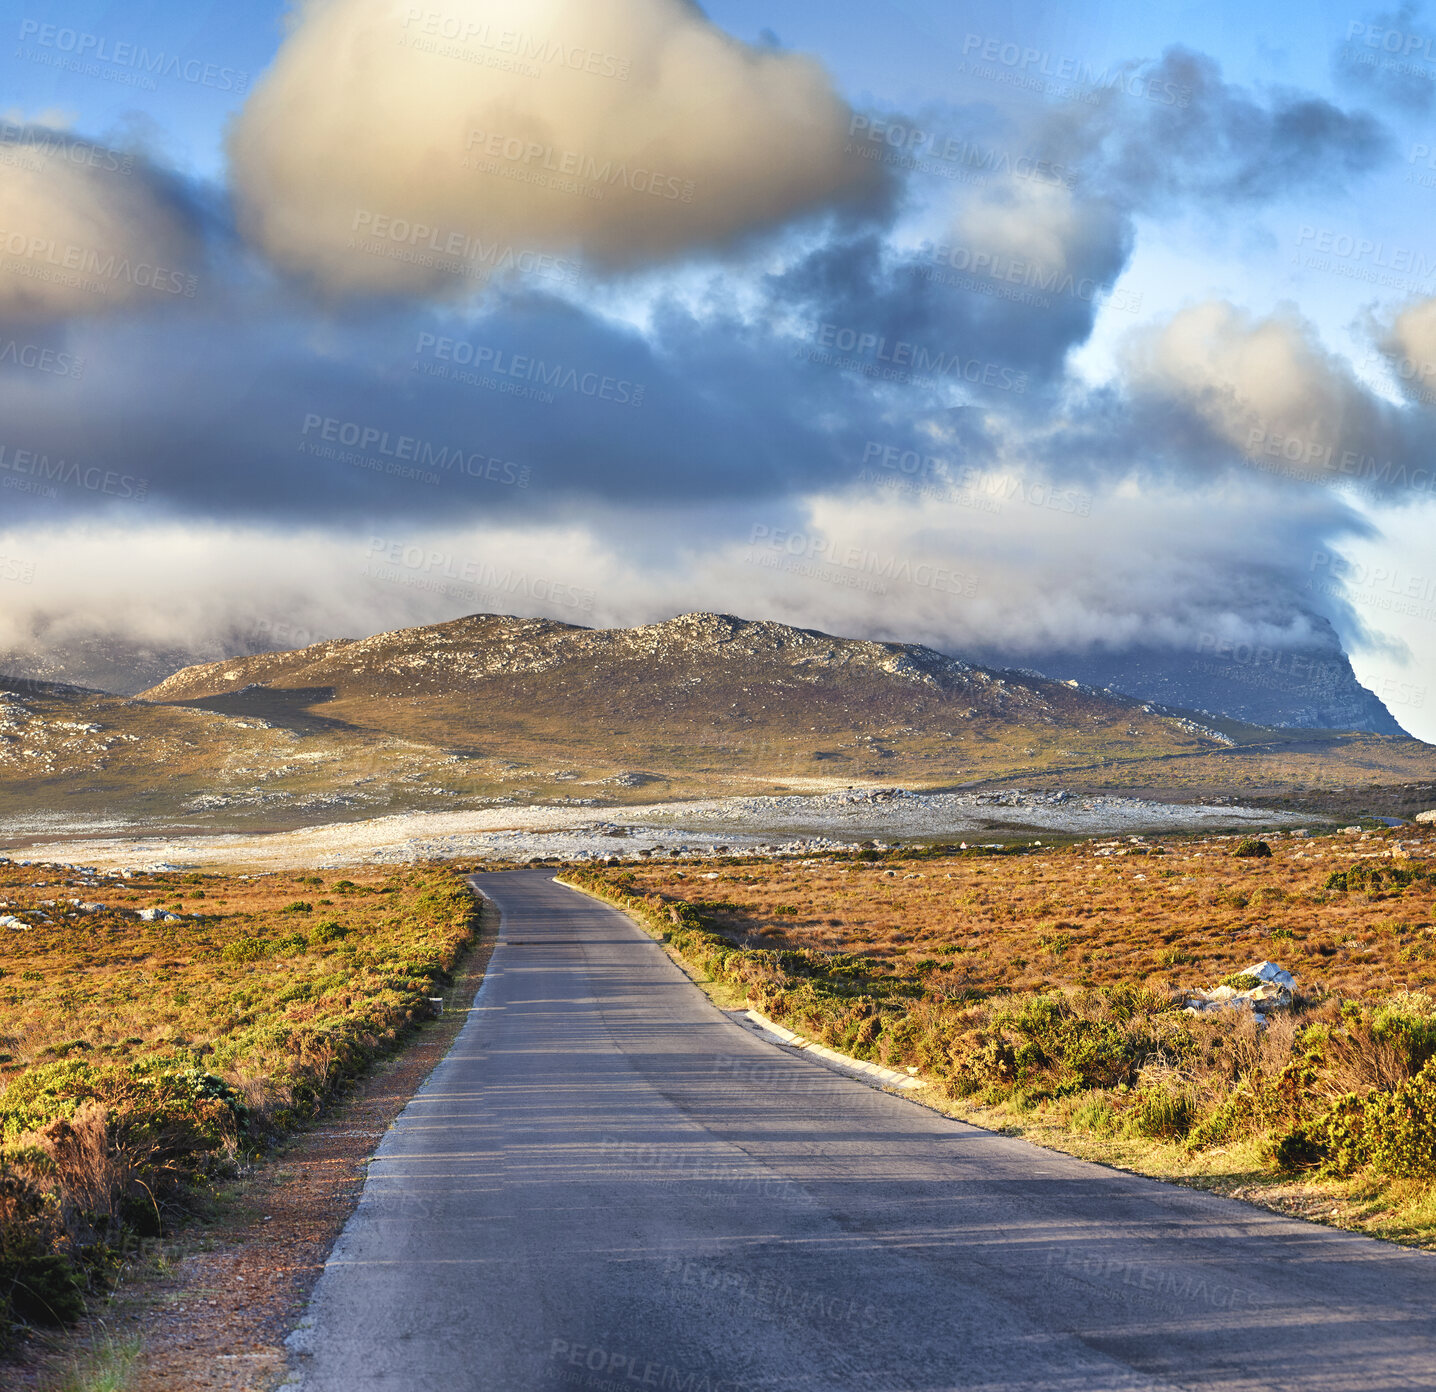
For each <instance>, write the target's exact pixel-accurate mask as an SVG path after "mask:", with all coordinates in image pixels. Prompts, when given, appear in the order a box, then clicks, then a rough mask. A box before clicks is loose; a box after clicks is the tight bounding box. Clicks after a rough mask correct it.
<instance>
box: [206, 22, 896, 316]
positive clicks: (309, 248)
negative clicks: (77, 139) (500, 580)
mask: <svg viewBox="0 0 1436 1392" xmlns="http://www.w3.org/2000/svg"><path fill="white" fill-rule="evenodd" d="M847 121H848V109H847V107H846V106H845V104H844V103H843V101H842V100H841V98H840V97H838V95H837V94H836V93H835V92H834V90H833V87H832V85H831V83H830V81H829V79H828V77H827V75H826V74H825V72H824V71H823V69H822V67H821V66H820V65H819V64H818V63H817V62H816V61H815V60H813V59H810V58H806V57H803V56H799V55H795V54H791V53H787V52H780V51H775V50H773V49H771V48H751V47H748V46H746V45H744V44H742V43H739V42H738V41H736V40H734V39H732V38H730V37H728V36H727V35H726V34H724V33H723V32H722V31H720V30H719V29H717V28H715V27H714V26H713V25H712V24H710V23H709V22H708V21H707V20H706V19H705V18H704V16H703V14H702V12H701V11H700V10H699V9H698V8H697V6H696V5H693V4H690V3H688V0H610V2H609V3H604V4H601V5H595V4H591V3H589V0H454V2H453V3H451V4H448V5H446V6H445V7H443V8H442V9H433V8H426V7H424V6H423V5H421V4H403V3H397V0H304V3H302V4H301V6H300V8H299V10H298V13H297V15H296V19H295V23H294V26H293V28H292V29H291V32H290V33H289V35H288V37H287V38H286V39H285V41H284V45H283V47H282V48H281V49H280V52H279V54H278V56H277V58H276V59H275V61H274V64H273V66H272V67H271V69H270V70H269V72H268V73H267V74H266V75H265V76H264V78H263V79H262V81H261V82H260V83H259V85H258V87H257V88H256V89H255V91H254V93H253V94H252V96H251V97H250V99H249V102H248V103H247V105H246V106H245V108H244V109H243V111H242V112H241V114H240V115H239V117H238V119H237V120H236V122H235V125H234V127H233V130H232V132H231V136H230V141H229V152H230V160H231V168H232V180H233V184H234V188H235V192H236V195H237V199H238V204H239V208H240V211H241V218H242V224H243V227H244V229H245V231H246V233H247V234H248V236H249V237H250V238H251V239H252V240H253V241H254V243H255V244H256V245H258V246H259V247H260V248H261V249H262V250H263V251H264V252H265V253H266V254H267V255H268V256H269V257H270V258H271V259H272V260H273V261H274V262H275V264H277V265H278V266H280V267H281V268H282V269H284V270H285V271H287V272H290V273H293V274H295V275H298V276H301V277H305V278H308V279H310V280H312V281H313V282H314V283H315V284H317V285H318V286H320V287H322V288H323V289H324V290H325V291H328V292H332V293H366V292H405V293H417V294H426V295H440V296H450V295H454V294H456V293H461V292H462V290H463V288H464V284H465V282H464V279H463V277H461V276H460V277H456V276H455V275H454V274H453V268H454V267H455V266H458V267H461V268H462V267H463V266H464V265H465V264H466V263H468V264H475V263H477V264H478V265H479V266H480V267H482V265H483V263H484V257H485V254H486V253H488V252H490V251H491V250H492V249H493V248H496V247H497V248H499V249H500V251H499V259H500V261H502V260H504V259H505V258H506V257H507V256H509V255H511V256H512V259H513V260H514V262H515V263H524V262H525V258H526V257H527V258H529V260H532V258H533V257H534V256H536V255H539V254H544V253H548V254H556V255H560V256H563V255H576V256H580V257H582V258H584V259H585V260H587V261H590V262H592V263H594V264H596V265H599V266H603V267H626V266H633V265H637V264H642V263H645V262H648V261H651V260H655V259H664V258H671V257H675V256H678V255H681V254H683V253H685V252H689V251H692V250H694V249H695V248H704V247H711V246H717V245H722V244H724V243H727V242H730V241H732V240H733V239H734V238H737V237H740V236H742V235H744V234H746V233H749V232H752V231H753V230H755V229H762V228H769V227H773V226H777V225H779V224H781V223H783V222H785V221H787V220H789V219H791V218H793V217H795V216H798V215H801V214H805V213H809V212H812V211H813V210H816V209H822V208H826V207H829V206H833V205H845V206H849V207H862V206H877V205H879V204H881V203H882V202H883V200H884V198H885V190H886V188H887V181H886V178H885V176H884V175H883V172H882V171H881V169H880V168H878V167H877V166H874V165H871V164H865V163H864V162H863V161H862V160H860V159H858V158H857V157H856V156H853V155H851V154H849V153H847V152H846V150H845V145H844V136H845V133H846V129H847ZM471 288H472V283H471Z"/></svg>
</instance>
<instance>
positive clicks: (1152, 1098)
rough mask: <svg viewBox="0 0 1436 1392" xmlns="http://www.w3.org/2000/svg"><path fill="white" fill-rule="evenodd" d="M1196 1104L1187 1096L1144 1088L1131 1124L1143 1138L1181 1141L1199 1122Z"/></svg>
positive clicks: (1161, 1088)
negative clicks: (1195, 1123)
mask: <svg viewBox="0 0 1436 1392" xmlns="http://www.w3.org/2000/svg"><path fill="white" fill-rule="evenodd" d="M1196 1111H1197V1109H1196V1105H1195V1104H1194V1103H1193V1101H1192V1099H1191V1098H1190V1097H1188V1096H1186V1094H1184V1093H1178V1092H1173V1091H1172V1090H1171V1089H1169V1088H1166V1087H1155V1088H1144V1089H1143V1090H1142V1091H1141V1092H1139V1093H1138V1094H1137V1097H1136V1101H1135V1103H1134V1105H1133V1106H1132V1108H1131V1110H1130V1111H1129V1113H1128V1124H1129V1125H1130V1126H1131V1128H1132V1130H1133V1131H1135V1132H1136V1133H1137V1135H1139V1136H1146V1137H1148V1138H1150V1139H1154V1140H1181V1139H1182V1137H1183V1136H1185V1135H1186V1134H1187V1133H1188V1132H1189V1131H1190V1130H1191V1129H1192V1123H1193V1121H1195V1120H1196Z"/></svg>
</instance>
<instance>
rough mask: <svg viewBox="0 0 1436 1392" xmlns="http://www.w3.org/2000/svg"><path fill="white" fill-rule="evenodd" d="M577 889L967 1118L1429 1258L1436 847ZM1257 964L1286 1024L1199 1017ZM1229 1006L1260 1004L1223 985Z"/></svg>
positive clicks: (1341, 846) (1145, 853) (941, 863)
mask: <svg viewBox="0 0 1436 1392" xmlns="http://www.w3.org/2000/svg"><path fill="white" fill-rule="evenodd" d="M1418 830H1419V834H1418V833H1417V832H1414V831H1413V830H1412V829H1410V828H1405V829H1400V830H1396V831H1386V830H1376V829H1372V830H1368V831H1364V832H1348V833H1344V834H1338V835H1326V836H1313V837H1299V836H1280V835H1273V836H1271V837H1270V838H1268V840H1267V841H1266V842H1264V843H1261V845H1262V846H1265V848H1266V849H1267V850H1269V851H1270V852H1271V854H1270V855H1261V854H1260V850H1261V846H1248V847H1247V849H1248V850H1249V851H1253V850H1254V851H1257V852H1258V853H1257V854H1250V855H1237V854H1236V853H1235V852H1236V850H1237V847H1238V846H1239V845H1240V842H1239V841H1238V840H1237V839H1236V838H1228V837H1210V838H1204V839H1202V838H1192V839H1188V838H1175V837H1172V838H1160V839H1159V838H1150V839H1145V840H1143V839H1139V838H1129V839H1125V840H1122V841H1109V842H1105V843H1103V842H1095V841H1094V842H1084V843H1080V844H1077V845H1073V846H1067V847H1061V848H1043V847H1036V846H1030V847H1027V848H1025V849H1022V848H1012V849H1011V850H1009V851H1005V852H1001V853H992V852H984V851H982V850H980V849H974V850H969V851H957V850H956V849H955V848H951V849H947V850H944V849H941V848H935V849H928V850H909V851H906V852H904V851H892V852H878V851H869V852H866V853H865V854H866V857H867V858H866V859H859V858H852V857H833V858H825V859H814V860H811V861H807V862H802V863H791V862H790V863H772V862H760V861H749V862H745V863H742V864H732V865H727V866H722V867H714V866H712V865H711V864H704V863H702V862H689V863H686V864H681V865H670V864H643V865H638V866H617V865H615V866H611V867H608V868H606V869H603V870H598V871H571V872H569V877H570V878H573V879H574V880H575V881H576V882H579V883H582V884H584V885H585V886H586V887H588V888H591V889H594V890H596V891H598V892H599V893H602V894H604V895H606V896H607V897H609V898H611V899H614V900H615V902H619V903H621V904H623V905H624V906H625V907H628V908H630V909H631V910H633V911H634V912H636V913H637V914H638V915H639V916H640V917H641V918H643V919H646V920H647V922H648V923H649V924H650V925H651V926H652V927H653V928H654V929H655V930H656V931H658V932H660V933H662V934H663V935H664V936H666V937H667V939H668V940H669V942H670V945H671V947H672V948H673V949H674V950H675V951H676V952H677V953H678V954H679V955H680V956H682V957H683V958H685V959H686V960H687V961H688V962H689V963H690V964H691V965H692V966H694V967H696V968H697V969H698V971H699V973H700V975H702V976H704V977H706V978H707V979H708V980H709V982H710V989H712V990H713V991H714V992H715V994H717V995H718V996H719V997H720V998H721V999H722V1000H723V1001H724V1003H726V1004H737V1003H739V1002H743V1001H746V1002H748V1003H751V1004H753V1005H755V1006H757V1007H758V1008H760V1009H762V1010H764V1011H765V1012H767V1013H768V1014H769V1015H771V1016H773V1017H774V1018H776V1019H779V1020H781V1021H782V1022H783V1023H785V1024H787V1025H789V1026H790V1027H791V1028H794V1029H796V1030H798V1031H800V1032H801V1033H804V1034H806V1035H808V1036H809V1037H814V1038H820V1039H821V1040H823V1041H824V1042H826V1043H828V1044H830V1045H832V1046H834V1047H836V1048H840V1049H843V1050H846V1051H847V1052H850V1053H854V1054H856V1055H858V1056H860V1057H864V1058H869V1059H872V1060H875V1061H877V1062H881V1063H885V1064H888V1065H889V1066H892V1067H913V1068H916V1069H917V1070H918V1071H919V1072H920V1074H921V1075H922V1076H923V1077H924V1078H925V1079H927V1080H928V1081H929V1083H930V1084H931V1087H930V1090H929V1093H930V1096H931V1097H932V1098H933V1100H934V1101H936V1102H937V1103H938V1104H940V1105H943V1106H944V1107H946V1108H948V1109H949V1110H952V1111H954V1112H955V1113H956V1114H958V1115H962V1116H966V1117H969V1118H971V1119H974V1120H977V1121H979V1122H981V1123H983V1124H986V1125H989V1126H997V1127H999V1128H1003V1129H1011V1130H1015V1131H1019V1132H1022V1133H1024V1134H1028V1135H1031V1136H1032V1137H1033V1138H1034V1139H1038V1140H1041V1141H1043V1142H1044V1143H1048V1144H1054V1145H1057V1146H1059V1147H1060V1148H1063V1149H1067V1150H1070V1151H1072V1152H1074V1153H1077V1154H1082V1155H1086V1156H1088V1157H1090V1158H1095V1159H1102V1160H1106V1161H1109V1162H1111V1163H1118V1164H1123V1165H1127V1166H1131V1167H1133V1168H1137V1169H1141V1170H1144V1171H1146V1172H1148V1173H1155V1174H1161V1175H1167V1176H1171V1177H1180V1178H1184V1179H1186V1180H1187V1181H1189V1182H1193V1183H1201V1184H1204V1185H1208V1186H1211V1187H1216V1188H1221V1189H1223V1190H1224V1191H1226V1192H1234V1193H1241V1194H1245V1195H1247V1196H1256V1197H1261V1198H1263V1199H1264V1200H1265V1201H1268V1202H1272V1203H1276V1204H1278V1205H1280V1206H1284V1207H1286V1208H1287V1209H1288V1210H1290V1211H1294V1212H1299V1213H1307V1212H1317V1211H1318V1210H1319V1211H1320V1212H1321V1214H1322V1215H1323V1217H1324V1218H1326V1219H1328V1220H1331V1219H1332V1218H1333V1217H1334V1218H1335V1219H1336V1220H1337V1221H1341V1222H1344V1223H1348V1224H1350V1225H1352V1226H1357V1227H1362V1228H1365V1229H1367V1230H1369V1231H1372V1232H1375V1233H1379V1234H1381V1235H1385V1236H1391V1237H1397V1238H1401V1239H1403V1240H1408V1241H1415V1242H1420V1243H1422V1244H1423V1245H1433V1246H1436V1186H1434V1185H1433V1181H1436V1062H1433V1061H1432V1060H1433V1059H1436V1002H1433V999H1432V996H1433V994H1436V905H1433V897H1436V863H1433V862H1432V861H1431V860H1430V859H1428V857H1431V856H1432V855H1433V854H1436V829H1426V828H1420V829H1418ZM1263 960H1270V961H1275V962H1277V963H1279V964H1280V965H1281V966H1283V967H1285V968H1287V969H1288V970H1290V971H1291V972H1293V973H1294V974H1295V976H1296V977H1297V990H1296V996H1295V1000H1294V1002H1293V1004H1292V1006H1291V1007H1290V1008H1289V1009H1279V1010H1275V1011H1273V1012H1272V1013H1271V1016H1270V1020H1269V1021H1268V1023H1267V1024H1266V1025H1265V1026H1264V1027H1262V1026H1259V1025H1258V1024H1257V1023H1256V1022H1255V1021H1254V1020H1253V1019H1252V1017H1251V1015H1250V1014H1249V1013H1248V1012H1246V1011H1224V1012H1221V1013H1219V1014H1214V1015H1205V1016H1195V1015H1192V1014H1188V1013H1186V1012H1185V1011H1184V1006H1185V1005H1186V1003H1187V1002H1188V1000H1189V999H1190V997H1191V993H1192V992H1193V991H1194V990H1195V989H1197V988H1207V987H1215V986H1217V985H1218V984H1220V983H1222V982H1224V981H1229V980H1231V979H1232V978H1235V977H1237V976H1238V975H1239V974H1240V973H1242V972H1243V971H1244V969H1245V968H1247V967H1249V966H1252V965H1254V964H1256V963H1258V962H1261V961H1263ZM1231 984H1232V985H1233V986H1235V987H1241V986H1244V985H1249V984H1250V983H1249V982H1244V981H1241V980H1231Z"/></svg>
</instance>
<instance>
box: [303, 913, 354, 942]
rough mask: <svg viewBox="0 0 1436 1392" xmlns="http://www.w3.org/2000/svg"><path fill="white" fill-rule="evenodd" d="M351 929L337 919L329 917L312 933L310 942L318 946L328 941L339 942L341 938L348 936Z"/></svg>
mask: <svg viewBox="0 0 1436 1392" xmlns="http://www.w3.org/2000/svg"><path fill="white" fill-rule="evenodd" d="M348 936H349V930H348V929H347V928H346V927H345V926H344V925H343V924H342V923H340V922H338V921H337V920H335V919H332V918H331V919H329V920H328V921H327V922H325V923H321V924H320V925H319V927H317V928H316V929H315V930H314V931H313V932H312V933H311V934H310V935H309V940H310V942H312V943H314V944H315V945H316V946H321V947H322V946H323V945H324V944H326V943H334V942H339V941H340V939H341V938H347V937H348Z"/></svg>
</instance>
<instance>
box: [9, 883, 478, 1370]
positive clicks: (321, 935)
mask: <svg viewBox="0 0 1436 1392" xmlns="http://www.w3.org/2000/svg"><path fill="white" fill-rule="evenodd" d="M77 901H78V902H77ZM157 911H158V912H161V913H164V914H167V915H169V917H168V918H159V917H157V918H154V919H152V920H150V921H147V920H145V919H143V918H140V917H139V916H138V915H139V914H140V913H142V912H151V913H154V912H157ZM0 915H4V916H5V918H6V919H7V920H8V922H0V1347H3V1346H4V1343H5V1339H6V1336H7V1334H8V1332H9V1328H10V1325H11V1323H12V1321H13V1320H17V1319H18V1320H21V1321H32V1322H40V1323H64V1322H66V1321H68V1320H70V1319H72V1318H74V1316H75V1315H76V1314H77V1313H78V1309H79V1301H80V1293H81V1288H82V1286H83V1284H84V1279H85V1277H86V1276H87V1275H88V1276H89V1277H93V1276H94V1275H95V1274H96V1273H97V1272H102V1271H103V1270H104V1269H105V1267H106V1264H107V1262H108V1260H109V1258H108V1257H107V1255H106V1254H107V1253H110V1252H113V1251H114V1250H115V1248H116V1247H117V1246H118V1245H119V1244H121V1243H122V1242H123V1241H125V1240H126V1239H127V1237H128V1236H130V1235H132V1234H133V1233H134V1232H136V1231H140V1232H143V1233H154V1232H156V1231H159V1230H160V1229H161V1228H162V1227H163V1226H164V1225H165V1224H166V1223H167V1222H168V1221H169V1219H170V1217H171V1216H172V1215H174V1214H176V1213H178V1212H180V1211H182V1210H183V1209H184V1208H185V1206H186V1205H187V1204H188V1202H189V1201H190V1199H191V1198H192V1196H193V1194H194V1192H195V1189H196V1186H197V1184H199V1183H201V1182H211V1181H212V1180H213V1179H215V1178H218V1177H223V1176H224V1175H226V1174H228V1173H230V1172H231V1171H232V1169H233V1166H234V1164H235V1162H237V1161H242V1160H243V1159H245V1158H246V1157H248V1156H252V1155H253V1154H255V1153H256V1152H257V1151H259V1150H260V1149H262V1148H263V1147H264V1146H265V1145H266V1144H267V1143H268V1142H269V1141H270V1140H272V1139H273V1138H274V1137H275V1136H276V1135H277V1134H279V1133H281V1132H283V1131H284V1130H285V1129H286V1128H287V1127H289V1126H290V1125H292V1124H293V1123H294V1122H295V1121H297V1120H300V1119H302V1118H304V1117H307V1116H310V1115H312V1114H313V1113H314V1112H315V1110H316V1109H317V1108H318V1107H319V1105H320V1104H321V1103H322V1102H323V1101H324V1100H325V1098H326V1097H328V1096H329V1095H330V1094H331V1093H332V1092H333V1091H334V1090H335V1089H336V1088H337V1087H338V1086H339V1085H340V1084H341V1083H342V1082H344V1081H345V1080H346V1079H348V1078H351V1077H353V1076H355V1075H356V1074H357V1073H358V1072H359V1071H360V1070H361V1069H362V1068H363V1067H365V1065H366V1064H367V1063H368V1062H369V1061H370V1060H371V1059H373V1058H374V1057H375V1056H376V1055H378V1054H379V1053H381V1052H383V1051H384V1050H386V1049H388V1048H390V1047H392V1046H393V1045H394V1044H395V1043H396V1042H397V1041H398V1040H399V1039H400V1037H401V1036H402V1035H403V1034H404V1032H405V1031H406V1030H407V1029H408V1028H409V1027H410V1026H411V1025H413V1024H414V1023H416V1022H417V1021H420V1020H423V1019H426V1018H430V1017H431V1016H432V1015H433V1013H434V1010H433V1007H432V1005H431V1004H430V1000H431V998H432V997H435V996H440V995H442V992H443V988H444V985H445V983H446V982H447V981H448V980H449V973H450V970H451V968H452V967H453V966H454V965H455V964H456V963H457V961H458V958H459V956H460V954H461V953H462V952H463V950H464V949H465V947H466V946H467V945H468V944H469V943H470V942H472V940H473V939H474V936H475V931H476V914H475V906H474V900H473V898H472V896H471V895H470V894H469V893H468V892H467V890H466V889H465V888H464V887H463V886H462V884H461V882H460V881H459V879H458V877H457V875H456V874H455V873H454V872H452V871H450V870H445V869H432V868H418V869H404V870H401V871H397V872H374V871H353V872H350V874H349V875H348V876H345V875H343V874H341V875H337V876H331V877H321V876H319V875H293V874H278V875H265V876H262V877H258V878H248V877H244V876H238V877H223V876H217V875H203V876H201V875H197V874H147V875H139V876H135V877H133V878H131V879H120V878H97V877H92V876H89V875H85V874H83V873H80V872H76V871H75V870H73V869H71V868H68V867H55V866H43V865H37V866H22V865H11V864H9V863H4V864H0Z"/></svg>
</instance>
